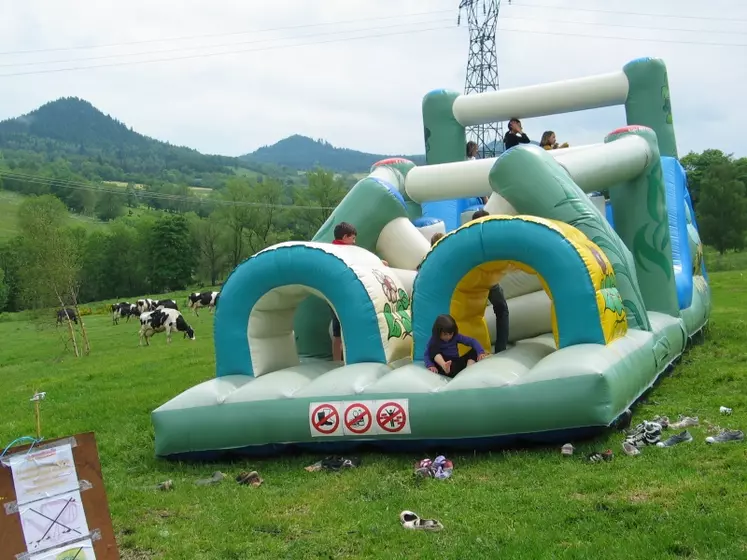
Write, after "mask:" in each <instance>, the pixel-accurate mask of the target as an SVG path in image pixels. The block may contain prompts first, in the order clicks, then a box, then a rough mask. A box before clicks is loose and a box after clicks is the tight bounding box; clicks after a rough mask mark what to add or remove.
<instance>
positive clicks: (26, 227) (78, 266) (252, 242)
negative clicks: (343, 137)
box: [0, 169, 349, 311]
mask: <svg viewBox="0 0 747 560" xmlns="http://www.w3.org/2000/svg"><path fill="white" fill-rule="evenodd" d="M307 181H308V183H307V185H306V186H303V187H293V188H290V189H289V188H288V187H287V186H286V185H284V184H283V183H281V182H280V181H278V180H276V179H268V178H264V180H263V181H261V182H258V181H256V180H253V179H249V178H241V177H235V178H232V179H230V180H229V181H228V182H227V184H226V186H225V188H224V189H222V190H221V191H220V192H217V193H215V194H214V195H213V197H212V198H211V202H212V206H210V207H207V211H206V208H203V212H201V213H198V212H195V211H194V210H193V209H190V208H185V209H184V211H181V212H180V211H171V212H165V211H162V210H155V209H152V208H147V207H146V206H143V205H140V206H138V205H134V204H133V207H132V208H130V212H128V213H127V214H126V215H122V216H120V217H117V218H114V219H113V220H111V223H110V224H109V225H108V226H107V227H106V228H99V229H95V230H92V229H90V228H87V227H85V226H83V225H74V226H71V225H69V222H68V206H67V205H66V203H65V202H63V200H61V199H60V198H59V197H58V196H57V195H56V194H53V193H49V194H40V195H36V196H30V197H29V198H27V199H25V200H24V201H23V202H22V204H21V205H20V207H19V209H18V223H19V228H20V232H19V234H18V235H17V236H16V237H14V238H12V239H10V240H9V241H8V242H6V243H5V244H3V245H0V274H1V275H2V280H0V298H2V300H0V310H3V309H5V310H6V311H20V310H22V309H29V308H40V307H49V306H59V305H62V304H67V303H70V300H71V298H73V299H75V301H76V302H77V303H84V302H89V301H99V300H116V299H124V298H128V297H132V296H137V295H143V294H159V293H165V292H169V291H175V290H182V289H185V288H187V287H189V286H198V285H216V284H217V283H218V282H221V281H222V280H223V279H224V278H225V277H226V275H227V274H228V273H229V272H230V271H231V270H233V268H235V267H236V266H237V265H238V264H239V263H241V262H242V261H243V260H244V259H246V258H247V257H249V256H251V255H252V254H254V253H256V252H257V251H260V250H262V249H264V248H265V247H267V246H269V245H272V244H274V243H279V242H282V241H289V240H303V239H310V238H311V237H312V236H313V235H314V233H315V232H316V231H317V230H318V229H319V227H320V226H321V225H322V224H323V223H324V222H325V221H326V219H327V218H328V217H329V215H330V214H331V208H334V207H335V206H336V205H337V204H338V203H339V202H340V200H342V198H343V197H344V196H345V194H346V193H347V190H348V187H349V184H348V183H346V182H345V181H344V180H343V179H342V178H340V177H337V176H336V175H335V174H334V173H332V172H330V171H325V170H321V169H318V170H315V171H313V172H309V173H308V174H307ZM119 196H124V195H119Z"/></svg>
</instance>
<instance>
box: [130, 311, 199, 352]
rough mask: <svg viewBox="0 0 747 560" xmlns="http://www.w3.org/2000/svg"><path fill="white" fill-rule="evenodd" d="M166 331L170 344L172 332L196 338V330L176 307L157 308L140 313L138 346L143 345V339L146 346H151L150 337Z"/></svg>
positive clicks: (192, 338)
mask: <svg viewBox="0 0 747 560" xmlns="http://www.w3.org/2000/svg"><path fill="white" fill-rule="evenodd" d="M164 331H165V332H166V342H167V343H168V344H171V333H173V332H175V331H179V332H183V333H184V338H187V337H189V339H190V340H194V339H195V331H194V330H193V329H192V327H190V326H189V325H188V324H187V322H186V321H185V320H184V317H182V314H181V313H179V312H178V311H177V310H176V309H156V310H155V311H147V312H145V313H143V314H141V315H140V342H139V344H138V346H142V345H143V339H145V344H146V346H150V337H152V336H153V335H154V334H156V333H159V332H164Z"/></svg>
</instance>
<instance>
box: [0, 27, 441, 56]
mask: <svg viewBox="0 0 747 560" xmlns="http://www.w3.org/2000/svg"><path fill="white" fill-rule="evenodd" d="M452 19H453V18H449V19H443V18H442V19H437V20H431V21H422V22H418V23H447V22H450V21H452ZM403 25H411V22H410V23H399V24H395V25H386V26H382V27H369V28H365V29H347V30H343V31H333V32H330V31H325V32H322V33H311V34H308V35H300V36H295V37H278V38H275V39H256V40H253V41H241V42H235V43H223V44H218V45H204V46H199V47H179V48H173V49H160V50H155V51H143V52H139V53H122V54H108V55H102V56H91V57H85V58H73V59H65V60H40V61H34V62H6V63H2V64H0V68H8V67H16V66H21V67H24V66H44V65H47V64H67V63H74V62H88V61H91V60H105V59H111V58H124V57H132V56H147V55H153V54H162V53H171V52H184V51H190V50H195V49H202V48H207V49H214V48H222V47H234V46H238V45H253V44H260V43H267V42H270V41H284V40H293V39H308V38H311V37H327V36H330V35H342V34H345V33H355V32H358V31H377V30H386V29H393V28H395V27H402V26H403ZM213 54H222V53H213ZM145 62H147V61H145Z"/></svg>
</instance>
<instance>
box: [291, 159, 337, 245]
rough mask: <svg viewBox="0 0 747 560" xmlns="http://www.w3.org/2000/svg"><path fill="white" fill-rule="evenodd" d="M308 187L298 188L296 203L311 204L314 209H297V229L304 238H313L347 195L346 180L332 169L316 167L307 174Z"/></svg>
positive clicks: (301, 204)
mask: <svg viewBox="0 0 747 560" xmlns="http://www.w3.org/2000/svg"><path fill="white" fill-rule="evenodd" d="M306 178H307V180H308V182H309V185H308V187H306V188H303V187H300V188H297V189H296V196H295V201H294V202H295V204H296V205H297V206H311V207H314V209H313V210H297V211H296V212H297V214H296V221H297V223H296V229H297V230H298V231H299V233H301V234H302V236H303V238H304V239H311V238H312V237H313V236H314V234H315V233H316V232H317V231H318V230H319V228H320V227H322V225H323V224H324V222H326V221H327V219H328V218H329V217H330V215H331V214H332V209H334V208H335V206H337V205H338V204H339V203H340V201H341V200H342V199H343V198H344V197H345V195H346V194H347V192H348V189H347V187H346V185H345V181H344V180H343V179H342V178H341V177H339V176H335V174H334V173H333V172H332V171H325V170H324V169H318V168H317V169H315V170H314V171H310V172H308V173H307V174H306Z"/></svg>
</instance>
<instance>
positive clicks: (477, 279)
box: [152, 58, 711, 459]
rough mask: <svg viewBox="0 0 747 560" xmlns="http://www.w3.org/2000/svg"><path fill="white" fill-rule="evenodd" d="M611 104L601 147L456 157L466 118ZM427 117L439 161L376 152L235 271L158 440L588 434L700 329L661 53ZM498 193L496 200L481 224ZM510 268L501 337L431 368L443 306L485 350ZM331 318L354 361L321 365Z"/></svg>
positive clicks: (235, 446)
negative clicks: (333, 196)
mask: <svg viewBox="0 0 747 560" xmlns="http://www.w3.org/2000/svg"><path fill="white" fill-rule="evenodd" d="M610 105H623V106H624V107H625V112H626V115H627V123H626V126H623V127H622V128H619V129H617V130H615V131H613V132H611V133H610V134H608V135H607V137H606V138H604V140H603V141H600V142H599V143H598V144H593V145H588V146H578V147H571V148H566V149H558V150H552V151H545V150H543V149H540V148H539V147H537V146H534V145H520V146H517V147H515V148H512V149H510V150H508V151H506V152H504V153H503V154H501V155H500V156H499V157H497V158H493V159H483V160H476V161H465V150H464V145H465V129H466V127H469V126H473V125H479V124H485V123H490V122H498V121H503V120H507V119H508V118H510V117H512V116H515V115H519V116H521V117H522V118H531V117H536V116H542V115H551V114H558V113H564V112H570V111H580V110H584V109H591V108H596V107H603V106H610ZM423 122H424V136H425V144H426V160H427V165H425V166H415V165H414V164H413V163H412V162H410V161H407V160H404V159H396V158H395V159H389V160H384V161H381V162H378V163H377V164H375V165H374V166H373V167H372V169H371V172H370V174H369V175H368V176H367V177H366V178H364V179H362V180H361V181H360V182H358V184H356V185H355V186H354V187H353V188H352V189H351V190H350V192H349V193H348V194H347V196H346V197H345V198H344V199H343V201H342V202H341V203H340V205H339V206H338V207H337V208H336V209H335V210H334V212H333V213H332V215H331V216H330V218H329V219H328V220H327V222H326V223H325V224H324V225H323V226H322V227H321V229H320V230H319V231H318V232H317V234H316V236H315V237H314V238H313V239H312V240H310V241H298V242H295V241H294V242H287V243H281V244H278V245H274V246H272V247H268V248H267V249H265V250H263V251H261V252H259V253H257V254H256V255H254V256H252V257H251V258H249V259H247V260H246V261H245V262H243V263H242V264H240V265H239V266H238V267H237V268H236V269H235V270H234V271H233V273H232V274H231V276H230V277H229V278H228V280H227V281H226V283H225V284H224V286H223V290H222V292H221V296H220V303H219V305H218V308H217V311H216V315H215V329H214V331H215V353H216V369H217V372H216V374H217V375H216V377H215V379H211V380H209V381H206V382H204V383H201V384H199V385H197V386H195V387H192V388H191V389H189V390H187V391H185V392H184V393H182V394H180V395H177V396H175V397H174V398H173V399H171V400H170V401H168V402H166V403H165V404H163V405H162V406H160V407H159V408H158V409H156V410H155V411H153V413H152V421H153V424H154V427H155V451H156V455H158V456H161V457H168V458H174V459H183V458H185V459H188V458H213V457H217V456H220V455H222V454H226V453H229V454H230V453H234V454H250V455H267V454H274V453H276V452H279V451H282V450H288V449H308V450H318V451H324V452H336V451H340V452H341V451H345V450H349V449H351V448H355V447H359V446H362V445H368V446H374V447H378V448H381V449H384V450H408V451H414V450H417V449H433V448H438V449H443V450H445V449H449V448H452V449H454V448H461V449H470V450H471V449H481V448H495V447H501V446H508V445H517V444H519V445H520V444H524V443H528V442H536V443H548V444H549V443H557V442H564V441H567V440H571V439H573V438H581V437H587V436H591V435H593V434H595V433H598V432H599V431H601V430H604V429H606V428H608V427H609V426H611V425H613V424H614V423H615V422H616V421H617V419H618V418H620V416H621V415H622V414H623V413H624V412H625V411H626V410H627V409H628V408H629V407H631V406H632V405H633V404H634V403H635V402H636V400H638V399H639V398H640V397H641V395H643V394H644V392H646V391H647V390H648V389H649V388H650V387H651V386H652V385H653V384H654V383H655V382H656V380H657V378H658V377H659V376H660V375H661V374H662V373H664V372H665V371H667V370H668V369H669V368H671V367H672V366H673V365H674V364H675V363H676V362H677V360H678V358H679V357H680V356H681V355H682V354H683V352H684V351H685V350H686V348H687V346H688V343H689V341H690V340H691V339H692V338H693V337H694V336H696V335H697V334H698V333H700V332H701V331H702V330H703V328H704V327H705V326H706V324H707V322H708V318H709V315H710V309H711V297H710V289H709V285H708V279H707V275H706V271H705V265H704V263H703V259H702V244H701V241H700V237H699V235H698V231H697V224H696V222H695V215H694V212H693V208H692V204H691V201H690V195H689V192H688V188H687V177H686V174H685V171H684V169H683V168H682V166H681V165H680V163H679V161H678V160H677V153H676V140H675V135H674V127H673V124H672V109H671V100H670V95H669V85H668V81H667V73H666V67H665V65H664V63H663V62H662V61H661V60H658V59H648V58H646V59H639V60H635V61H632V62H630V63H629V64H627V65H626V66H625V67H624V68H623V69H622V70H620V71H618V72H613V73H610V74H604V75H600V76H591V77H588V78H583V79H576V80H567V81H563V82H557V83H553V84H544V85H542V86H531V87H527V88H520V90H519V91H516V90H501V91H496V92H489V93H483V94H476V95H460V94H458V93H455V92H450V91H445V90H437V91H433V92H430V93H429V94H427V95H426V96H425V98H424V101H423ZM601 191H604V192H606V193H609V196H608V199H605V197H604V196H601V195H600V194H599V193H600V192H601ZM486 196H487V197H489V198H488V201H487V203H486V204H485V205H484V206H485V208H486V209H487V210H488V211H489V212H490V214H491V215H490V216H488V217H483V218H480V219H477V220H472V219H471V216H472V213H473V212H474V211H475V210H476V209H478V208H482V207H483V199H482V197H486ZM340 222H348V223H350V224H352V225H354V226H355V227H356V229H357V231H358V235H357V245H356V246H350V245H337V244H332V243H331V241H332V240H333V230H334V227H335V225H336V224H338V223H340ZM437 232H439V233H443V234H445V235H444V237H442V238H441V239H440V240H439V241H438V242H437V243H436V244H435V245H434V246H433V247H431V244H430V242H429V240H430V237H431V235H432V234H433V233H437ZM498 283H500V285H501V287H502V288H503V291H504V294H505V296H506V299H507V302H508V309H509V329H508V330H509V332H508V340H509V344H508V348H507V349H506V350H504V351H501V352H498V353H493V352H490V353H489V356H488V357H487V358H485V359H483V360H480V361H478V362H477V363H475V364H472V365H470V366H469V367H467V368H466V369H465V370H463V371H462V372H460V373H459V374H458V375H456V376H455V377H453V378H450V377H445V376H441V375H438V374H436V373H433V372H431V371H429V370H428V369H427V368H426V367H425V366H424V355H425V352H426V347H427V344H428V340H429V338H430V336H431V332H432V325H433V323H434V320H435V319H436V317H437V316H438V315H440V314H444V313H449V314H451V315H452V316H453V317H454V318H455V319H456V320H457V322H458V324H459V329H460V332H461V333H464V334H467V335H469V336H472V337H474V338H476V339H477V340H478V341H480V342H481V344H482V345H483V346H484V347H485V348H486V349H488V348H490V349H492V344H493V343H494V341H495V339H496V335H497V333H496V328H495V322H496V321H495V316H494V315H493V311H492V308H491V307H490V306H489V305H488V302H487V297H488V292H489V290H490V288H491V287H492V286H494V285H495V284H498ZM333 312H334V314H336V316H337V317H338V318H339V321H340V324H341V328H342V342H343V347H344V361H343V362H334V361H332V359H331V327H330V323H331V319H332V313H333Z"/></svg>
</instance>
